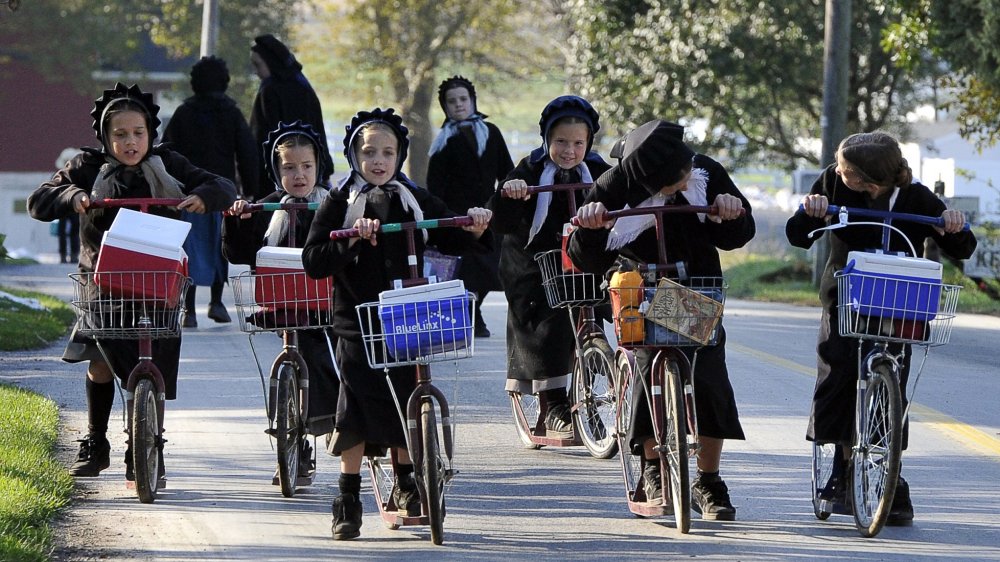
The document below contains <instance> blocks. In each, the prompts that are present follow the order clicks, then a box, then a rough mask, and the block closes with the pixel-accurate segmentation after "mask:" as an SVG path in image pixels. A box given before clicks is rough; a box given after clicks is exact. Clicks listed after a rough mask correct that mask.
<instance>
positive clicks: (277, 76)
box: [246, 34, 333, 200]
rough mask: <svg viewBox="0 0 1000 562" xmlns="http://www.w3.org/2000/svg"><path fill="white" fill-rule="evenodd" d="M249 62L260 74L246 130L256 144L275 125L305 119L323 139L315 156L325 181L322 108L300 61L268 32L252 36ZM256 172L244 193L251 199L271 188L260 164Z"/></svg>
mask: <svg viewBox="0 0 1000 562" xmlns="http://www.w3.org/2000/svg"><path fill="white" fill-rule="evenodd" d="M250 62H251V63H252V64H253V66H254V70H255V71H256V72H257V76H258V77H259V78H260V88H259V89H258V90H257V97H256V98H255V99H254V101H253V111H252V112H251V114H250V130H251V131H252V132H253V135H254V139H255V140H256V142H257V146H258V147H260V146H262V145H263V144H264V141H266V140H267V135H268V133H270V132H271V131H273V130H275V129H277V128H278V124H279V123H292V122H293V121H302V122H303V123H308V124H309V125H311V126H312V128H313V129H315V130H316V131H317V132H319V136H320V140H321V141H323V146H322V148H321V150H320V155H319V158H321V159H322V161H323V170H324V171H323V176H322V177H321V178H320V179H321V183H322V184H323V185H328V184H329V181H330V175H331V174H333V159H332V158H331V157H330V150H329V148H328V145H327V141H326V128H325V127H324V125H323V110H322V108H321V107H320V103H319V98H318V97H317V96H316V92H315V90H313V87H312V85H311V84H310V83H309V80H307V79H306V77H305V75H304V74H302V65H301V64H300V63H299V61H298V60H296V59H295V55H293V54H292V52H291V51H289V50H288V47H286V46H285V44H284V43H282V42H281V41H279V40H278V39H277V38H275V37H274V35H271V34H267V35H261V36H259V37H257V38H255V39H254V44H253V46H251V47H250ZM258 173H259V177H260V180H261V181H260V182H259V185H254V186H253V188H252V189H251V190H250V192H249V193H246V195H249V196H252V198H253V199H255V200H256V199H260V198H262V197H266V196H267V195H269V194H270V193H272V192H273V191H274V188H273V186H272V185H271V184H270V183H269V182H268V181H266V178H267V172H266V171H265V170H264V168H263V164H261V166H260V168H259V172H258Z"/></svg>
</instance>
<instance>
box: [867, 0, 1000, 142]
mask: <svg viewBox="0 0 1000 562" xmlns="http://www.w3.org/2000/svg"><path fill="white" fill-rule="evenodd" d="M888 2H889V3H896V4H898V5H899V8H900V9H901V10H903V17H902V18H901V21H899V22H898V23H896V24H895V25H893V26H891V27H890V28H889V29H888V32H887V33H886V36H885V40H884V45H885V46H886V48H887V49H889V50H890V51H892V52H893V53H894V54H895V56H896V57H897V58H898V60H899V61H900V65H901V66H903V67H904V68H907V69H913V68H917V67H920V66H925V67H926V66H936V65H937V63H939V62H943V63H944V66H945V68H944V69H942V70H941V71H939V72H938V76H937V83H938V85H940V86H941V87H943V88H944V89H945V90H946V91H948V92H951V93H952V94H953V95H954V101H946V102H945V103H943V104H942V105H943V106H944V108H945V109H951V108H954V109H956V110H957V116H956V119H957V121H958V123H959V126H960V133H961V134H962V136H963V137H965V138H970V139H973V140H975V142H976V143H977V144H978V145H979V146H980V147H983V146H990V145H993V144H995V143H997V142H998V141H1000V40H998V37H1000V1H998V0H896V2H892V0H888Z"/></svg>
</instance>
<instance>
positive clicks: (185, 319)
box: [181, 310, 198, 328]
mask: <svg viewBox="0 0 1000 562" xmlns="http://www.w3.org/2000/svg"><path fill="white" fill-rule="evenodd" d="M181 327H184V328H197V327H198V319H197V318H196V317H195V315H194V311H193V310H192V311H191V312H184V313H182V314H181Z"/></svg>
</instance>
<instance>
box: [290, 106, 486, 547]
mask: <svg viewBox="0 0 1000 562" xmlns="http://www.w3.org/2000/svg"><path fill="white" fill-rule="evenodd" d="M407 134H408V131H407V129H406V127H404V126H403V121H402V119H401V118H400V117H399V116H398V115H396V114H395V112H394V111H393V110H392V109H387V110H384V111H383V110H381V109H378V108H376V109H374V110H372V111H362V112H359V113H358V114H357V115H356V116H355V117H354V118H353V119H352V120H351V124H350V125H348V126H347V134H346V135H345V137H344V154H345V156H347V160H348V162H349V163H350V165H351V174H350V175H349V176H348V177H347V178H345V179H344V181H343V183H342V184H341V185H340V187H339V188H338V189H334V190H332V191H331V192H330V195H328V196H327V197H326V199H325V200H324V201H323V202H322V204H321V205H320V208H319V210H318V211H317V212H316V216H315V218H314V219H313V223H312V226H311V227H310V229H309V238H308V239H307V240H306V245H305V248H304V249H303V253H302V263H303V265H304V266H305V269H306V273H307V274H309V275H310V276H311V277H313V278H316V279H322V278H326V277H329V276H331V275H332V276H333V279H334V325H333V329H334V333H335V334H336V335H337V336H338V341H337V352H336V356H337V362H338V364H339V367H340V373H341V376H342V377H343V379H342V381H341V391H340V401H339V402H338V404H337V421H336V429H335V431H334V433H333V437H332V439H331V440H330V441H329V443H328V449H329V451H330V452H331V453H333V454H335V455H340V471H341V475H340V482H339V485H340V495H339V496H337V497H336V498H334V501H333V529H332V531H333V538H334V539H337V540H342V539H351V538H354V537H357V536H358V535H359V534H360V527H361V499H360V493H361V460H362V458H363V457H364V456H365V455H380V454H381V453H382V452H383V451H384V449H385V448H387V447H392V448H394V449H395V450H396V454H397V455H398V457H397V458H398V461H399V462H398V463H397V465H396V473H395V476H396V483H395V487H394V490H393V499H394V501H395V503H396V505H397V506H399V509H400V511H401V512H403V513H405V514H410V515H417V514H419V513H420V499H419V495H418V492H417V489H416V482H415V481H414V479H413V464H412V461H411V460H410V457H409V454H408V452H407V449H406V438H405V435H404V427H403V425H402V424H401V422H400V413H399V410H398V409H397V407H396V404H395V402H394V401H393V397H392V394H391V393H390V390H389V384H388V383H387V382H386V376H385V372H384V371H383V370H382V369H372V368H371V367H370V366H369V364H368V360H367V359H366V355H365V347H364V343H363V342H362V327H361V324H360V323H359V320H358V313H357V311H356V307H357V306H358V305H359V304H363V303H368V302H373V301H377V300H378V298H379V293H381V292H382V291H385V290H387V289H391V288H393V280H394V279H405V278H407V277H409V271H410V267H409V261H408V251H407V245H406V238H405V237H404V235H403V234H401V233H394V234H392V233H387V234H378V235H376V232H377V230H378V227H379V225H380V224H382V223H395V222H410V221H414V220H423V219H431V218H440V217H447V216H454V215H455V213H454V212H452V211H451V210H449V209H448V208H447V206H446V205H445V204H444V202H443V201H441V200H440V199H438V198H437V197H435V196H433V195H431V194H430V192H428V191H427V190H425V189H422V188H420V187H417V186H416V185H414V184H413V183H412V182H410V181H409V179H408V178H406V176H404V175H403V174H402V173H401V172H400V168H401V167H402V164H403V162H404V160H405V159H406V149H407V146H408V141H407ZM467 214H468V215H469V216H472V217H473V218H474V221H475V223H474V224H473V225H471V226H466V227H462V229H443V228H442V229H431V230H427V231H426V234H427V238H426V241H425V239H424V237H423V236H421V235H420V233H419V232H418V233H417V235H416V236H415V237H414V238H415V240H414V242H415V244H416V255H417V262H418V263H417V266H418V271H422V267H423V264H422V256H423V251H424V249H425V247H426V245H427V244H434V245H435V246H437V247H438V248H439V249H440V250H441V251H442V252H445V253H448V254H451V255H457V254H460V253H463V252H467V251H469V250H471V249H473V248H479V249H480V251H484V252H486V251H489V250H490V249H491V246H490V244H491V240H490V238H491V236H490V234H489V232H487V230H486V227H487V225H488V224H489V219H490V216H491V213H490V211H489V210H487V209H482V208H476V207H474V208H471V209H469V210H468V212H467ZM344 228H357V229H358V230H359V235H360V238H352V239H350V240H336V241H333V240H330V237H329V234H330V232H331V231H333V230H340V229H344ZM369 329H371V328H370V327H369ZM388 376H389V377H390V378H391V380H392V386H393V388H394V390H395V395H396V396H397V397H399V400H401V401H403V402H404V403H405V400H406V399H407V398H408V397H409V396H410V394H411V393H412V392H413V390H414V388H415V368H414V367H413V366H405V367H393V368H390V369H389V370H388Z"/></svg>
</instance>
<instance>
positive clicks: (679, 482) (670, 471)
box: [659, 358, 691, 533]
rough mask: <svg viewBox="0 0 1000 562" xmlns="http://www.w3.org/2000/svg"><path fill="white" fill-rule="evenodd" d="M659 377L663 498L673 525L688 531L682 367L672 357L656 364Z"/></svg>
mask: <svg viewBox="0 0 1000 562" xmlns="http://www.w3.org/2000/svg"><path fill="white" fill-rule="evenodd" d="M659 368H660V369H661V372H660V373H659V376H660V377H661V380H662V382H663V391H664V404H663V406H664V414H665V416H664V422H665V425H666V427H664V428H663V433H662V435H663V440H662V445H664V446H665V449H662V448H661V452H660V470H661V471H666V475H665V476H666V478H665V479H664V480H665V481H666V484H667V489H665V490H664V493H663V501H667V494H668V493H669V494H670V501H671V502H673V507H674V526H675V527H677V530H678V531H680V532H681V533H688V532H689V531H690V530H691V480H690V474H689V473H690V465H689V464H688V443H687V409H686V408H685V406H684V382H683V379H682V378H681V367H680V365H679V364H678V363H677V361H676V360H674V359H673V358H667V359H665V360H664V361H663V362H661V363H660V364H659Z"/></svg>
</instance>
